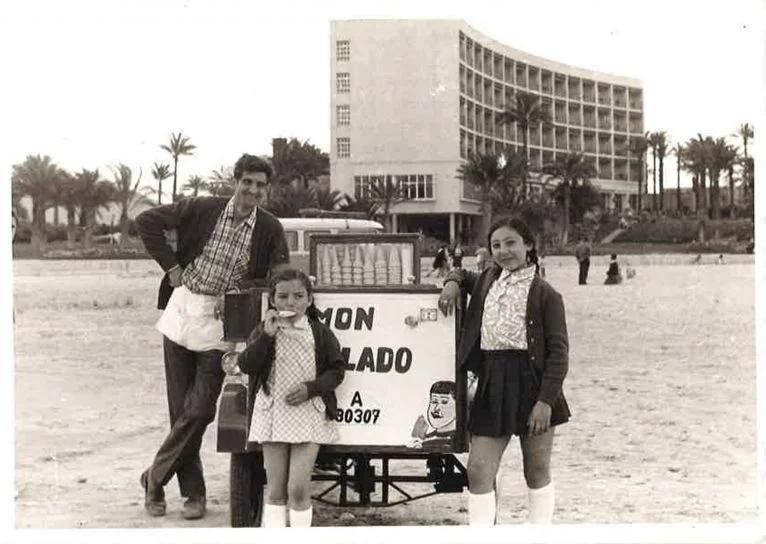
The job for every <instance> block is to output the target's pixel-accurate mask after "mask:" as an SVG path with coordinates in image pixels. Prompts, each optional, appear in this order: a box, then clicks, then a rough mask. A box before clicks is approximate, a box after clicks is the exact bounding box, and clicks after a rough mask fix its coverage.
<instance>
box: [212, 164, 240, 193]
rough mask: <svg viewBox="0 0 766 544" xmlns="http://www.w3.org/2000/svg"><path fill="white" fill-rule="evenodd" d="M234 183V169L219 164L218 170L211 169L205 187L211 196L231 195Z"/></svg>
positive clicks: (235, 182)
mask: <svg viewBox="0 0 766 544" xmlns="http://www.w3.org/2000/svg"><path fill="white" fill-rule="evenodd" d="M236 184H237V181H236V180H235V179H234V169H233V168H231V167H230V166H223V165H221V167H220V168H218V170H213V171H212V172H211V173H210V176H208V178H207V187H206V188H207V191H208V193H210V194H211V195H212V196H231V195H233V194H234V188H235V186H236Z"/></svg>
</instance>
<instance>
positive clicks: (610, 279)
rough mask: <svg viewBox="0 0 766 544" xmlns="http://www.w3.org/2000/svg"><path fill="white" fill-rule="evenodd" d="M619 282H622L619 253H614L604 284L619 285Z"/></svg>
mask: <svg viewBox="0 0 766 544" xmlns="http://www.w3.org/2000/svg"><path fill="white" fill-rule="evenodd" d="M619 283H622V273H621V272H620V265H619V264H618V263H617V254H616V253H612V255H611V260H610V261H609V268H608V269H607V271H606V280H604V285H617V284H619Z"/></svg>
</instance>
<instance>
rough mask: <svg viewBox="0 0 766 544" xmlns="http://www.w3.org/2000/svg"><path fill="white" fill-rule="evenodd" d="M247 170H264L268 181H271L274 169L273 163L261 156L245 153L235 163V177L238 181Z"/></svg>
mask: <svg viewBox="0 0 766 544" xmlns="http://www.w3.org/2000/svg"><path fill="white" fill-rule="evenodd" d="M245 172H263V173H264V174H266V181H267V182H271V176H272V175H273V173H274V171H273V170H272V168H271V165H270V164H269V163H268V162H267V161H265V160H264V159H262V158H260V157H256V156H255V155H248V154H247V153H245V154H244V155H242V156H241V157H240V158H239V159H238V160H237V162H236V163H235V164H234V179H236V180H237V181H239V180H241V179H242V174H244V173H245Z"/></svg>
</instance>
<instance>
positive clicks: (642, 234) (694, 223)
mask: <svg viewBox="0 0 766 544" xmlns="http://www.w3.org/2000/svg"><path fill="white" fill-rule="evenodd" d="M704 229H705V239H706V240H712V239H713V238H714V236H715V234H716V231H717V233H718V238H719V239H729V240H731V239H733V240H736V241H737V242H747V241H748V240H749V239H750V238H751V237H752V236H753V232H754V230H753V229H754V225H753V221H752V220H750V219H720V220H717V221H707V220H706V221H705V222H704ZM698 230H699V221H698V220H696V219H669V218H663V219H655V220H650V221H646V222H641V223H635V224H634V225H632V226H631V227H630V228H629V229H628V230H626V231H625V232H623V233H622V234H620V235H619V236H618V237H617V238H616V239H615V240H614V241H615V242H631V243H651V244H691V243H694V242H696V240H697V235H698Z"/></svg>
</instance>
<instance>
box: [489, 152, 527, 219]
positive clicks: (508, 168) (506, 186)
mask: <svg viewBox="0 0 766 544" xmlns="http://www.w3.org/2000/svg"><path fill="white" fill-rule="evenodd" d="M498 164H499V165H500V167H501V169H502V172H501V179H500V182H499V183H497V184H495V185H494V186H493V187H492V191H491V193H490V201H491V205H492V213H493V214H513V213H519V212H521V210H522V208H523V207H524V203H525V202H528V200H526V198H525V195H524V193H523V190H522V186H523V183H522V180H523V179H524V174H525V172H526V170H525V168H526V161H525V159H524V155H522V154H521V153H519V152H517V151H516V150H515V149H514V148H512V147H508V148H506V150H505V151H503V152H501V153H500V154H499V155H498Z"/></svg>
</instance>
